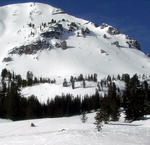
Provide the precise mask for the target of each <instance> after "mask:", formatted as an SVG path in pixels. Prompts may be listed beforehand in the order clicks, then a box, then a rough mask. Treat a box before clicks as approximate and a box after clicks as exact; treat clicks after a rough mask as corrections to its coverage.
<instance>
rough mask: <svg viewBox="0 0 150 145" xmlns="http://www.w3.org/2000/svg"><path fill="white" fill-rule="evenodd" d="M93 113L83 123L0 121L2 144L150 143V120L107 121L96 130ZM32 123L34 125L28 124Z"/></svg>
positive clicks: (72, 119)
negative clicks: (129, 121) (98, 130)
mask: <svg viewBox="0 0 150 145" xmlns="http://www.w3.org/2000/svg"><path fill="white" fill-rule="evenodd" d="M94 116H95V113H91V114H88V120H87V122H86V123H85V124H83V123H82V122H81V120H80V116H74V117H66V118H65V117H64V118H53V119H49V118H47V119H36V120H26V121H17V122H7V123H2V124H0V128H1V132H0V144H1V145H60V144H61V145H149V143H150V119H148V118H147V120H143V121H136V122H132V123H123V122H110V123H109V124H107V125H104V126H103V129H102V131H101V132H97V130H96V129H95V125H94V124H93V123H94ZM31 122H33V123H34V124H35V125H36V127H30V124H31Z"/></svg>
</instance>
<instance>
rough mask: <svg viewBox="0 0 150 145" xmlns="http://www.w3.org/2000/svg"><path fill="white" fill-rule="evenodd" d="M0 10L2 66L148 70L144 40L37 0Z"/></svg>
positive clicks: (61, 71) (52, 71) (49, 70)
mask: <svg viewBox="0 0 150 145" xmlns="http://www.w3.org/2000/svg"><path fill="white" fill-rule="evenodd" d="M0 13H1V14H2V15H1V16H0V34H1V35H0V38H1V39H0V43H1V49H0V54H1V55H0V61H1V62H3V63H2V65H1V68H4V67H7V68H8V69H10V70H13V71H15V72H16V73H19V74H22V75H25V74H26V72H27V71H32V72H33V73H34V74H35V75H38V76H41V75H44V76H54V75H57V76H62V75H63V76H64V75H72V74H80V73H84V74H85V73H86V74H89V73H98V74H106V75H107V74H110V73H111V74H118V73H136V72H137V73H147V72H149V69H150V64H149V59H148V58H147V57H146V55H145V54H144V53H143V52H141V51H139V50H138V49H140V44H139V43H138V42H137V41H136V40H134V39H131V38H130V37H128V36H127V35H125V34H122V33H121V31H120V30H118V29H117V28H115V27H113V26H110V25H108V24H102V25H101V26H100V27H96V26H95V25H94V24H93V23H92V22H89V21H86V20H83V19H80V18H76V17H74V16H71V15H69V14H67V13H65V12H64V11H63V10H61V9H59V8H55V7H52V6H50V5H47V4H42V3H33V2H32V3H21V4H13V5H9V6H5V7H0ZM2 48H3V49H2ZM135 48H136V49H135ZM133 62H136V63H133ZM110 66H111V67H110Z"/></svg>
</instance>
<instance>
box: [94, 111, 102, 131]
mask: <svg viewBox="0 0 150 145" xmlns="http://www.w3.org/2000/svg"><path fill="white" fill-rule="evenodd" d="M103 121H104V114H103V112H102V111H101V110H100V109H99V110H98V111H97V113H96V116H95V125H96V129H97V131H98V132H99V131H101V130H102V127H103Z"/></svg>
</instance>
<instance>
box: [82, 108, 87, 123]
mask: <svg viewBox="0 0 150 145" xmlns="http://www.w3.org/2000/svg"><path fill="white" fill-rule="evenodd" d="M87 119H88V117H87V115H86V112H85V111H83V112H82V114H81V121H82V123H85V122H86V121H87Z"/></svg>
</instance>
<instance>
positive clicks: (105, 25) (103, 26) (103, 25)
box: [100, 23, 108, 29]
mask: <svg viewBox="0 0 150 145" xmlns="http://www.w3.org/2000/svg"><path fill="white" fill-rule="evenodd" d="M100 27H101V29H104V28H107V27H108V25H107V24H105V23H103V24H102V25H101V26H100Z"/></svg>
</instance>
